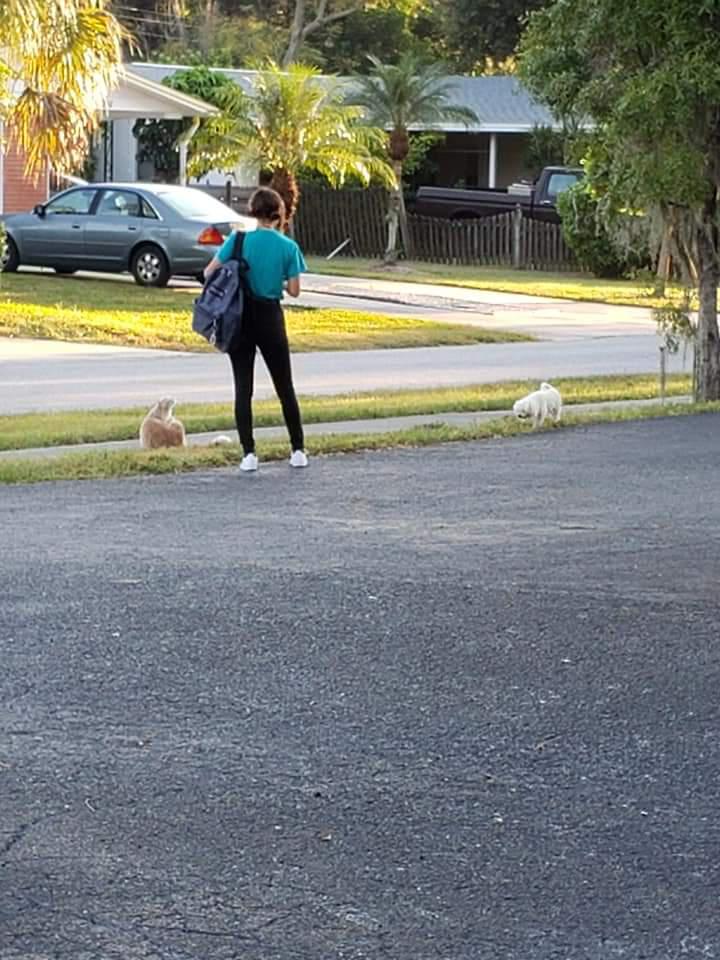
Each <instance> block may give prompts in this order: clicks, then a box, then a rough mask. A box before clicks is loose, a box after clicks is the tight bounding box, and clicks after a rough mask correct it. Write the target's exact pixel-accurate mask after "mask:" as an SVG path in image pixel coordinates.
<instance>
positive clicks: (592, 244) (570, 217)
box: [557, 183, 629, 279]
mask: <svg viewBox="0 0 720 960" xmlns="http://www.w3.org/2000/svg"><path fill="white" fill-rule="evenodd" d="M557 207H558V212H559V214H560V217H561V219H562V229H563V234H564V236H565V240H566V242H567V244H568V246H569V247H570V249H571V250H572V251H573V253H574V254H575V256H576V257H577V259H578V262H579V263H580V265H581V266H582V267H584V268H585V269H586V270H589V271H590V272H591V273H593V274H594V275H595V276H596V277H603V278H606V279H618V278H620V277H623V276H625V275H626V274H627V272H628V269H629V264H628V262H627V259H626V257H625V256H624V255H623V253H622V252H621V251H620V249H619V248H618V246H617V245H616V244H615V243H614V242H613V240H612V238H611V236H610V235H609V233H608V230H607V228H606V227H605V225H604V224H603V222H602V218H601V216H600V212H599V209H598V202H597V200H596V198H595V197H594V196H593V194H592V191H591V190H590V189H589V188H588V186H587V184H586V183H578V184H576V185H575V186H574V187H571V188H570V189H569V190H566V191H565V192H564V193H562V194H560V196H559V197H558V199H557Z"/></svg>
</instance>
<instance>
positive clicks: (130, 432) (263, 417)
mask: <svg viewBox="0 0 720 960" xmlns="http://www.w3.org/2000/svg"><path fill="white" fill-rule="evenodd" d="M554 383H555V385H556V386H557V387H558V388H559V389H560V391H561V393H562V395H563V401H564V403H565V404H566V406H571V405H572V404H579V403H593V402H599V401H603V400H645V399H651V398H652V397H656V396H657V394H658V385H657V379H656V378H655V377H651V376H644V375H637V376H622V377H584V378H574V379H570V378H566V379H560V380H555V381H554ZM531 387H533V388H534V387H537V383H532V384H531V383H530V382H529V381H524V380H521V381H506V382H503V383H496V384H479V385H477V386H469V387H447V388H437V389H431V390H387V391H379V392H374V393H351V394H344V395H339V396H338V395H336V396H309V397H301V398H300V405H301V408H302V414H303V419H304V420H305V422H306V423H332V422H337V421H340V420H372V419H379V418H382V417H397V416H409V415H410V414H434V413H437V414H440V413H447V412H463V411H470V412H475V411H481V410H508V409H510V408H511V407H512V404H513V402H514V401H515V400H517V398H518V397H519V396H522V395H523V394H524V393H527V391H528V390H529V389H530V388H531ZM690 392H691V383H690V377H689V376H684V375H674V376H671V377H669V378H668V384H667V395H668V396H669V397H677V396H682V395H686V394H689V393H690ZM146 412H147V410H146V409H144V408H139V407H135V408H130V409H126V410H89V411H88V410H84V411H62V412H57V413H29V414H16V415H12V416H0V450H20V449H23V448H28V447H45V446H64V445H67V444H73V443H98V442H101V441H107V440H128V439H131V438H134V437H137V434H138V428H139V425H140V421H141V419H142V417H143V416H144V415H145V413H146ZM176 416H178V417H179V418H180V419H181V420H182V421H183V423H184V424H185V429H186V430H187V432H188V433H204V432H205V431H215V430H218V431H223V430H234V426H235V425H234V421H233V415H232V408H231V403H230V400H229V399H228V403H226V404H217V403H216V404H180V405H178V407H177V408H176ZM253 418H254V422H255V425H256V426H260V427H262V426H275V425H278V424H281V423H282V415H281V412H280V405H279V403H278V402H277V400H274V399H273V400H258V401H256V402H255V403H254V404H253Z"/></svg>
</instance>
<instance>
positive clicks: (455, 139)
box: [114, 63, 559, 187]
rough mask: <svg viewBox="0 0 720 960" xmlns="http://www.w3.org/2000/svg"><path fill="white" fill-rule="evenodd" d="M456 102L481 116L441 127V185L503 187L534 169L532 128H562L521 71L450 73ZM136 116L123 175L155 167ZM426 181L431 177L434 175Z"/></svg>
mask: <svg viewBox="0 0 720 960" xmlns="http://www.w3.org/2000/svg"><path fill="white" fill-rule="evenodd" d="M129 69H130V70H131V71H132V72H133V73H135V74H136V75H138V76H140V77H144V78H145V79H147V80H152V81H155V82H156V83H161V82H162V80H163V79H164V78H165V77H168V76H172V75H173V74H174V73H177V72H178V71H181V70H185V69H187V67H183V66H181V65H178V64H159V63H132V64H129ZM212 69H213V70H217V71H218V72H219V73H223V74H225V75H226V76H228V77H230V78H231V79H232V80H234V81H235V82H236V83H238V84H239V85H240V86H241V87H243V89H244V90H246V91H248V92H249V91H250V90H251V89H252V85H253V79H254V77H255V75H256V71H254V70H231V69H225V68H219V67H214V68H212ZM449 79H450V81H451V90H452V92H453V102H454V103H455V104H457V105H458V106H464V107H469V108H470V109H471V110H473V111H474V113H475V114H476V116H477V121H475V122H473V123H471V124H470V125H469V126H467V127H466V126H465V125H463V124H462V123H459V122H457V121H455V122H453V123H446V124H443V125H441V126H440V127H437V128H436V129H438V130H440V131H441V132H443V133H444V134H445V140H444V142H443V143H442V144H438V145H437V146H436V147H433V148H432V150H431V152H430V159H431V161H432V165H433V174H432V183H434V184H436V185H438V186H455V185H456V184H460V183H462V184H464V185H466V186H473V187H474V186H478V187H496V186H497V187H502V186H507V185H508V184H510V183H512V182H514V181H515V180H518V179H520V178H522V177H526V176H528V174H529V170H528V168H527V162H526V158H525V152H526V150H527V146H528V142H529V139H530V134H531V132H532V130H533V128H534V127H536V126H548V127H553V128H555V129H559V124H558V123H557V121H556V120H554V118H553V116H552V115H551V114H550V112H549V111H548V110H546V109H545V107H543V106H541V105H540V104H539V103H538V102H537V101H536V100H534V99H533V98H532V97H531V96H530V94H529V93H528V92H527V90H525V89H524V87H523V86H522V85H521V84H520V82H519V80H517V78H516V77H512V76H492V77H462V76H454V77H450V78H449ZM133 122H134V121H127V122H116V123H115V124H114V127H115V133H114V137H115V140H116V142H117V143H118V144H122V148H121V149H120V150H119V153H120V154H121V155H122V157H124V161H120V160H119V161H118V163H121V162H122V163H123V168H122V176H123V177H124V178H128V179H135V178H136V177H137V176H138V174H140V175H141V178H142V177H143V176H144V177H147V176H149V175H150V174H151V171H150V170H148V169H147V168H145V169H144V170H140V171H138V166H137V161H136V159H135V158H136V154H137V145H136V142H135V138H134V137H133V135H132V127H133ZM226 179H227V175H226V174H225V173H223V172H221V171H217V172H216V173H214V174H210V175H209V176H208V177H204V178H203V182H204V183H208V184H216V185H218V184H221V183H224V182H225V180H226ZM235 181H236V183H238V184H239V185H240V186H251V185H252V184H253V183H256V182H257V179H256V172H255V171H249V170H246V171H242V170H241V171H236V172H235ZM426 182H430V181H429V180H428V181H426Z"/></svg>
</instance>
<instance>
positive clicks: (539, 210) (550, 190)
mask: <svg viewBox="0 0 720 960" xmlns="http://www.w3.org/2000/svg"><path fill="white" fill-rule="evenodd" d="M582 176H583V171H582V170H580V169H577V168H574V167H545V168H544V170H543V171H542V173H541V174H540V176H539V177H538V178H537V180H536V181H535V183H533V184H530V183H517V184H512V185H511V186H510V187H506V188H504V189H482V188H467V189H462V188H457V187H420V188H419V189H418V191H417V194H416V196H415V201H414V203H413V204H412V205H411V210H412V212H413V213H416V214H418V215H419V216H423V217H445V218H450V219H451V220H469V219H475V218H477V217H492V216H495V215H496V214H498V213H508V211H511V210H514V209H515V207H516V206H518V205H519V206H520V207H521V208H522V210H523V213H524V214H525V216H527V217H531V218H532V219H534V220H549V221H551V222H552V223H559V222H560V217H559V215H558V212H557V208H556V206H555V200H556V199H557V196H558V194H560V193H562V192H563V190H567V188H568V187H571V186H573V184H575V183H577V181H578V180H580V179H581V178H582Z"/></svg>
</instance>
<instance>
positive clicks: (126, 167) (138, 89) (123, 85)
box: [0, 69, 217, 214]
mask: <svg viewBox="0 0 720 960" xmlns="http://www.w3.org/2000/svg"><path fill="white" fill-rule="evenodd" d="M215 113H217V109H216V108H215V107H213V106H211V105H210V104H208V103H205V102H204V101H202V100H198V99H197V98H196V97H190V96H188V95H187V94H185V93H180V92H178V91H177V90H172V89H171V88H170V87H165V86H163V85H162V84H159V83H156V82H154V81H153V80H151V79H148V78H146V77H143V76H139V75H138V74H136V73H134V72H133V71H132V70H128V69H124V70H123V71H122V72H121V74H120V78H119V82H118V84H117V86H116V87H115V89H114V90H113V91H112V92H111V94H110V97H109V99H108V104H107V112H106V115H105V118H104V119H103V122H102V123H101V125H100V129H99V131H98V134H97V135H96V139H95V158H94V159H95V170H96V176H95V178H94V179H96V180H136V179H137V169H136V166H135V164H134V163H133V162H130V160H129V159H128V156H127V149H128V148H127V144H126V143H125V142H124V141H120V142H117V140H116V138H115V136H114V133H115V128H116V125H121V124H123V123H130V124H132V123H133V122H134V119H133V118H135V117H138V116H142V117H152V118H156V119H162V120H176V119H183V118H192V119H193V121H195V122H194V124H193V126H191V128H190V130H189V131H188V134H187V135H186V136H185V137H184V138H183V141H184V142H183V143H181V144H179V151H180V158H181V176H182V177H184V169H185V163H186V159H187V144H188V142H189V139H190V137H191V136H192V133H193V132H194V130H196V129H197V124H198V123H199V122H200V120H201V119H202V118H203V117H210V116H213V115H214V114H215ZM4 134H5V131H3V129H2V124H0V214H3V213H17V212H21V211H24V210H30V209H32V207H34V206H35V204H37V203H43V202H44V201H45V200H47V198H48V196H49V194H50V193H51V192H53V189H54V188H56V187H57V185H58V178H57V176H56V175H55V174H54V172H53V171H52V170H50V169H46V170H44V171H43V172H42V173H41V174H40V175H39V176H38V177H36V178H29V177H28V176H27V175H26V174H25V163H24V157H23V156H22V155H21V154H20V152H19V151H18V150H17V149H16V148H15V147H14V146H13V145H12V143H11V142H9V138H7V137H6V136H5V135H4ZM132 160H133V161H134V156H133V158H132Z"/></svg>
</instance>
